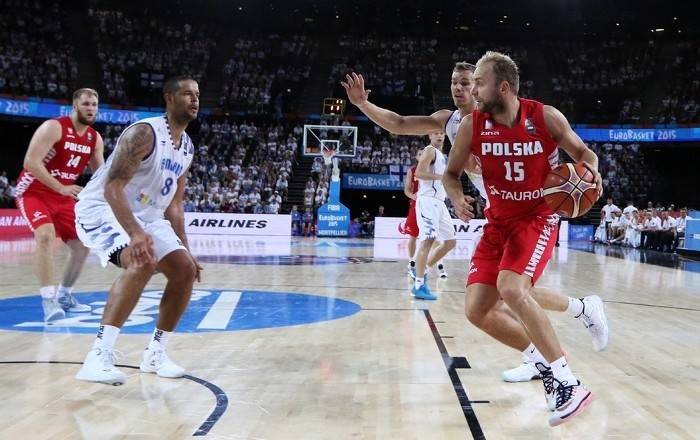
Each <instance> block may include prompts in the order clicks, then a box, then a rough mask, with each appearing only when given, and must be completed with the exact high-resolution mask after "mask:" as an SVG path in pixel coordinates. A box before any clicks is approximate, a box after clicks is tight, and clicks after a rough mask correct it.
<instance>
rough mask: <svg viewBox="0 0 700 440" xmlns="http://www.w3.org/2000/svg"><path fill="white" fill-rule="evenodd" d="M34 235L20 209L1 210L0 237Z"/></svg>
mask: <svg viewBox="0 0 700 440" xmlns="http://www.w3.org/2000/svg"><path fill="white" fill-rule="evenodd" d="M17 235H32V230H31V229H29V225H28V224H27V220H26V219H25V218H24V217H23V216H22V213H21V212H20V211H19V209H0V237H9V236H17Z"/></svg>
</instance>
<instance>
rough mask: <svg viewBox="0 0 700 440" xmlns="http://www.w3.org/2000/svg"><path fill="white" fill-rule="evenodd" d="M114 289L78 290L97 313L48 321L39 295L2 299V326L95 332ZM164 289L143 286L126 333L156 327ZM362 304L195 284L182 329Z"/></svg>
mask: <svg viewBox="0 0 700 440" xmlns="http://www.w3.org/2000/svg"><path fill="white" fill-rule="evenodd" d="M107 293H108V292H103V291H101V292H86V293H74V295H75V297H76V299H77V300H78V301H79V302H81V303H84V304H89V305H90V306H92V308H93V310H92V312H91V313H69V314H67V316H66V317H65V318H64V319H60V320H57V321H53V322H52V323H51V324H45V323H44V321H43V316H44V315H43V312H42V309H41V298H40V297H38V296H30V297H21V298H6V299H2V300H0V329H2V330H16V331H29V332H50V333H89V334H94V333H95V332H96V331H97V328H98V326H99V324H100V320H101V319H102V313H103V312H104V306H105V303H106V302H105V301H106V299H107ZM162 295H163V291H162V290H149V291H145V292H143V294H142V295H141V298H140V299H139V302H138V304H137V305H136V307H135V308H134V311H133V312H132V313H131V315H129V319H128V320H127V322H126V323H125V324H124V327H123V328H122V331H121V333H127V334H140V333H147V334H150V333H153V330H154V328H155V323H156V319H157V318H158V306H159V304H160V299H161V297H162ZM360 310H361V307H360V306H359V305H358V304H356V303H354V302H351V301H347V300H344V299H339V298H332V297H325V296H318V295H308V294H302V293H290V292H265V291H256V290H233V289H232V290H195V291H193V292H192V299H191V301H190V304H189V305H188V307H187V310H186V311H185V313H184V315H183V317H182V319H181V321H180V323H179V324H178V327H177V332H178V333H207V332H221V331H237V330H253V329H262V328H273V327H287V326H292V325H300V324H311V323H316V322H323V321H330V320H334V319H340V318H345V317H347V316H351V315H354V314H355V313H357V312H359V311H360Z"/></svg>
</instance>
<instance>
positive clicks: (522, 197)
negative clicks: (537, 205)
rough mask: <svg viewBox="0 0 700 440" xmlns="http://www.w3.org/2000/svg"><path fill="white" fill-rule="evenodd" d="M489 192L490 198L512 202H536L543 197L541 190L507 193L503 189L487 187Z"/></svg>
mask: <svg viewBox="0 0 700 440" xmlns="http://www.w3.org/2000/svg"><path fill="white" fill-rule="evenodd" d="M489 192H490V193H491V195H492V196H500V197H501V199H503V200H511V201H514V202H524V201H528V200H537V199H539V198H542V197H543V190H542V188H538V189H535V190H532V191H508V190H505V189H497V188H496V187H495V186H493V185H489Z"/></svg>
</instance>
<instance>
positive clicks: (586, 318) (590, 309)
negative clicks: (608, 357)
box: [578, 295, 610, 351]
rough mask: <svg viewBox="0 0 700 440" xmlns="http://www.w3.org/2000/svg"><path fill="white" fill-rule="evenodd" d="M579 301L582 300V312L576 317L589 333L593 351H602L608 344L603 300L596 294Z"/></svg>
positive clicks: (608, 334) (608, 332) (606, 319)
mask: <svg viewBox="0 0 700 440" xmlns="http://www.w3.org/2000/svg"><path fill="white" fill-rule="evenodd" d="M581 301H583V313H581V315H579V316H578V319H579V320H580V321H581V322H583V325H585V326H586V328H587V329H588V332H589V333H590V334H591V337H592V338H593V348H594V349H595V351H603V350H605V348H606V347H607V346H608V338H609V336H610V329H609V327H608V318H607V317H606V316H605V306H604V305H603V300H601V299H600V297H599V296H598V295H591V296H587V297H585V298H583V299H582V300H581Z"/></svg>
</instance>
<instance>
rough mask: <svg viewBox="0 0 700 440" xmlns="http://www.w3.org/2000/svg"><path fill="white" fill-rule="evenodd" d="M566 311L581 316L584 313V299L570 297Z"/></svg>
mask: <svg viewBox="0 0 700 440" xmlns="http://www.w3.org/2000/svg"><path fill="white" fill-rule="evenodd" d="M566 313H568V314H569V315H571V316H573V317H574V318H578V317H579V316H581V313H583V301H581V300H580V299H578V298H571V297H569V307H567V308H566Z"/></svg>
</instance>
